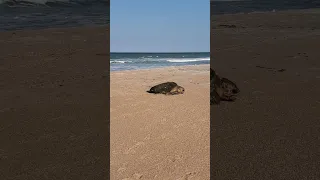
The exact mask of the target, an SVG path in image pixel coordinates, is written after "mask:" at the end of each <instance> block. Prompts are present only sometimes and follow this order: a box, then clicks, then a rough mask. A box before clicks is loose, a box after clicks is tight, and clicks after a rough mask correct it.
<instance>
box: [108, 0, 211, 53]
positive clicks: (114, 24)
mask: <svg viewBox="0 0 320 180" xmlns="http://www.w3.org/2000/svg"><path fill="white" fill-rule="evenodd" d="M110 50H111V52H210V1H209V0H197V1H195V0H114V1H111V5H110Z"/></svg>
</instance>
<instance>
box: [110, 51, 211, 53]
mask: <svg viewBox="0 0 320 180" xmlns="http://www.w3.org/2000/svg"><path fill="white" fill-rule="evenodd" d="M110 53H210V51H194V52H192V51H186V52H183V51H181V52H178V51H177V52H176V51H174V52H172V51H171V52H170V51H168V52H165V51H161V52H125V51H123V52H121V51H117V52H110Z"/></svg>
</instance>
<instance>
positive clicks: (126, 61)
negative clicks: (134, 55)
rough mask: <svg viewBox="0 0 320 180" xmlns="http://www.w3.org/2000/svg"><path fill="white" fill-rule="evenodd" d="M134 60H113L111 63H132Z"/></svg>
mask: <svg viewBox="0 0 320 180" xmlns="http://www.w3.org/2000/svg"><path fill="white" fill-rule="evenodd" d="M131 62H132V61H128V60H122V61H120V60H111V61H110V63H121V64H124V63H131Z"/></svg>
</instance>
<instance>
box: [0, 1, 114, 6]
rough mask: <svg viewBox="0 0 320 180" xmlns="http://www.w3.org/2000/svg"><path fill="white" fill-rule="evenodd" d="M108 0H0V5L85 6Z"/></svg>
mask: <svg viewBox="0 0 320 180" xmlns="http://www.w3.org/2000/svg"><path fill="white" fill-rule="evenodd" d="M109 3H110V0H0V5H2V6H3V5H6V6H8V7H30V6H37V7H38V6H46V7H54V6H74V5H80V6H86V5H94V4H108V5H109Z"/></svg>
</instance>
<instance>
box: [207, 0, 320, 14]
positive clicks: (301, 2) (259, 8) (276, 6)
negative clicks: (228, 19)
mask: <svg viewBox="0 0 320 180" xmlns="http://www.w3.org/2000/svg"><path fill="white" fill-rule="evenodd" d="M210 6H211V7H210V11H211V14H212V15H214V14H235V13H251V12H266V11H273V10H275V11H279V10H293V9H310V8H320V0H225V1H222V0H211V1H210Z"/></svg>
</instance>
